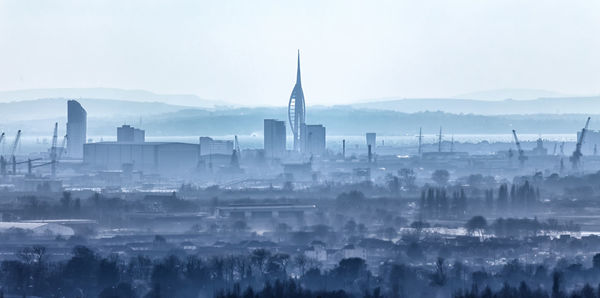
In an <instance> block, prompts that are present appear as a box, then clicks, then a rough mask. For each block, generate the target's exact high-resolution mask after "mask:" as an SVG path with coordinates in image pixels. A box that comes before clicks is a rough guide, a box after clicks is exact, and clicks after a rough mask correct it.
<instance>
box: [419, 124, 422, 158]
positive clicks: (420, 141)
mask: <svg viewBox="0 0 600 298" xmlns="http://www.w3.org/2000/svg"><path fill="white" fill-rule="evenodd" d="M418 138H419V155H421V153H423V150H422V149H421V146H422V144H423V134H422V133H421V127H419V136H418Z"/></svg>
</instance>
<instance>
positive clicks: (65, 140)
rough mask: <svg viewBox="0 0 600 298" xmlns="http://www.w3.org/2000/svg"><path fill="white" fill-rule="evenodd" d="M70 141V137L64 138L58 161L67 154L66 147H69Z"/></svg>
mask: <svg viewBox="0 0 600 298" xmlns="http://www.w3.org/2000/svg"><path fill="white" fill-rule="evenodd" d="M68 140H69V136H68V135H65V136H64V137H63V140H62V143H61V144H60V151H58V157H57V160H60V159H61V158H62V156H63V154H65V151H67V149H66V147H65V146H66V145H67V141H68Z"/></svg>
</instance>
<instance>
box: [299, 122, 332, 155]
mask: <svg viewBox="0 0 600 298" xmlns="http://www.w3.org/2000/svg"><path fill="white" fill-rule="evenodd" d="M300 132H301V133H302V140H303V141H302V153H304V154H306V155H323V154H324V153H325V149H326V147H325V139H326V136H325V135H326V133H325V126H323V125H321V124H303V125H302V129H301V130H300Z"/></svg>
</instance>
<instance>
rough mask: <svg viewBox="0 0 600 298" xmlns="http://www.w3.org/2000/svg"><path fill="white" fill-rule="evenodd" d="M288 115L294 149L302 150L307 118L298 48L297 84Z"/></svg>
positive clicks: (293, 91)
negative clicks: (302, 131) (303, 131)
mask: <svg viewBox="0 0 600 298" xmlns="http://www.w3.org/2000/svg"><path fill="white" fill-rule="evenodd" d="M288 117H289V120H290V129H291V130H292V134H293V135H294V150H295V151H298V150H300V149H301V148H302V147H303V145H302V142H303V140H302V133H301V131H300V130H301V127H302V125H304V122H305V120H306V115H305V105H304V92H303V91H302V83H301V81H300V50H298V71H297V73H296V85H294V89H293V90H292V95H291V96H290V102H289V104H288Z"/></svg>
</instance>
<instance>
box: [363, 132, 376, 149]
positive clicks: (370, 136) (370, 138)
mask: <svg viewBox="0 0 600 298" xmlns="http://www.w3.org/2000/svg"><path fill="white" fill-rule="evenodd" d="M366 136H367V146H369V145H371V150H373V151H375V145H376V144H377V134H376V133H374V132H368V133H367V135H366Z"/></svg>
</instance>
